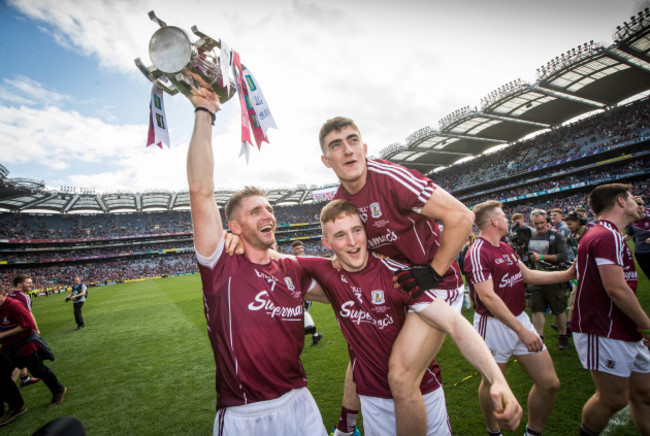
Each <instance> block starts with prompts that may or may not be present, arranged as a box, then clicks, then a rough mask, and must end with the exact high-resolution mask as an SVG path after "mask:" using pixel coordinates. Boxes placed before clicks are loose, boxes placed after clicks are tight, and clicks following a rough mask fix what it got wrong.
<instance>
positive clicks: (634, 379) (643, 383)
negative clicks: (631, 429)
mask: <svg viewBox="0 0 650 436" xmlns="http://www.w3.org/2000/svg"><path fill="white" fill-rule="evenodd" d="M630 413H631V415H632V420H633V421H634V423H635V424H636V426H637V427H638V429H639V431H640V432H641V434H643V435H649V434H650V373H638V372H633V373H632V374H631V375H630Z"/></svg>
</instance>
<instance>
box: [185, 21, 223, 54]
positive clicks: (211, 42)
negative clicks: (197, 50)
mask: <svg viewBox="0 0 650 436" xmlns="http://www.w3.org/2000/svg"><path fill="white" fill-rule="evenodd" d="M192 33H194V34H195V35H196V36H198V37H199V38H200V39H199V41H205V42H203V47H204V48H203V49H202V50H201V51H205V50H210V49H212V48H214V47H218V48H221V41H217V40H216V39H212V38H211V37H209V36H208V35H206V34H205V33H203V32H201V31H200V30H199V28H198V27H196V26H192Z"/></svg>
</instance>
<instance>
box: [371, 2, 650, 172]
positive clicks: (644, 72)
mask: <svg viewBox="0 0 650 436" xmlns="http://www.w3.org/2000/svg"><path fill="white" fill-rule="evenodd" d="M537 79H538V80H537V81H536V82H535V83H526V82H524V81H523V80H521V79H517V80H514V81H512V82H509V83H507V84H505V85H504V86H501V87H500V88H498V89H496V90H494V91H492V92H491V93H489V94H488V95H486V96H485V97H483V98H482V99H481V107H480V108H476V107H469V106H466V107H463V108H461V109H458V110H455V111H454V112H452V113H450V114H449V115H447V116H445V117H444V118H442V119H441V120H440V121H439V122H438V128H434V127H431V126H426V127H424V128H422V129H419V130H417V131H416V132H414V133H412V134H410V135H409V136H408V137H407V138H406V139H405V143H404V144H400V143H396V144H392V145H389V146H388V147H386V148H384V149H383V150H382V151H381V152H380V154H381V157H382V158H384V159H389V160H391V161H393V162H396V163H399V164H402V165H404V166H406V167H409V168H414V169H417V170H418V171H420V172H422V173H425V174H428V173H430V172H431V171H433V170H436V169H441V168H443V167H446V166H449V165H451V164H453V163H455V162H457V161H458V160H460V159H463V158H466V157H469V156H475V155H478V154H481V153H483V152H484V151H486V150H488V149H490V148H492V147H495V146H498V145H501V144H510V143H514V142H517V141H519V140H521V139H522V138H524V137H525V136H527V135H530V134H531V133H535V132H540V131H543V130H545V129H549V128H551V127H555V126H559V125H561V124H562V123H564V122H566V121H569V120H571V119H573V118H575V117H577V116H580V115H583V114H587V113H589V112H593V111H595V110H608V109H610V108H612V107H614V106H616V105H617V104H618V103H620V102H622V101H624V100H626V99H628V98H630V97H633V96H635V95H637V94H640V93H642V92H644V91H647V90H648V89H650V10H649V9H648V8H646V9H645V10H644V11H642V12H639V14H638V16H635V17H632V18H631V19H630V21H629V22H625V23H623V25H622V26H618V27H617V30H616V33H615V34H614V43H613V44H612V45H610V46H608V47H606V46H605V45H604V44H602V43H594V41H590V42H587V43H584V44H582V45H580V46H578V47H575V48H572V49H571V50H569V51H567V52H566V53H562V54H561V55H560V56H558V57H556V58H555V59H552V60H551V61H549V62H547V63H546V64H545V65H542V66H541V67H540V68H538V69H537Z"/></svg>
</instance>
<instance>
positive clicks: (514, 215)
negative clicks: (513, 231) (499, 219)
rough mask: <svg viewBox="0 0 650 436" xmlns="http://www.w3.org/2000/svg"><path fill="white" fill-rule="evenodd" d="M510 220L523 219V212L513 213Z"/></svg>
mask: <svg viewBox="0 0 650 436" xmlns="http://www.w3.org/2000/svg"><path fill="white" fill-rule="evenodd" d="M510 219H511V220H512V221H518V220H523V219H524V214H523V213H519V212H517V213H513V214H512V217H511V218H510Z"/></svg>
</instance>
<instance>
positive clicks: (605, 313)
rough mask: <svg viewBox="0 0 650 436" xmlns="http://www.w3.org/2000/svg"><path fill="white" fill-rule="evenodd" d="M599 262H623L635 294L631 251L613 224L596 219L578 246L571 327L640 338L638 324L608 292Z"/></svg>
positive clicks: (632, 338) (629, 337)
mask: <svg viewBox="0 0 650 436" xmlns="http://www.w3.org/2000/svg"><path fill="white" fill-rule="evenodd" d="M599 265H620V266H621V267H622V268H623V273H624V274H625V282H626V283H627V285H628V286H629V287H630V289H632V291H634V293H635V294H636V286H637V275H636V269H635V267H634V260H633V259H632V252H631V251H630V249H629V248H628V246H627V244H626V243H625V242H624V241H623V236H622V235H621V234H620V233H619V231H618V229H617V228H616V226H615V225H614V224H612V223H611V222H609V221H605V220H599V221H596V225H595V226H594V227H593V228H591V229H590V230H589V231H588V232H587V234H586V235H585V236H584V237H583V238H582V241H580V246H579V247H578V257H577V274H578V290H577V293H576V300H575V308H574V310H573V319H572V320H571V330H572V331H574V332H579V333H591V334H594V335H598V336H604V337H607V338H611V339H618V340H621V341H628V342H632V341H639V340H641V333H640V332H639V330H638V328H637V326H636V324H635V323H634V322H633V321H632V320H631V319H630V318H629V317H628V316H627V315H625V314H624V313H623V311H621V310H620V309H619V308H618V306H616V305H615V304H614V302H613V301H612V299H611V298H610V297H609V295H607V292H606V291H605V287H604V286H603V282H602V280H601V278H600V271H599V270H598V266H599Z"/></svg>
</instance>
